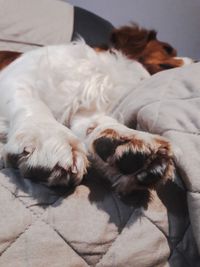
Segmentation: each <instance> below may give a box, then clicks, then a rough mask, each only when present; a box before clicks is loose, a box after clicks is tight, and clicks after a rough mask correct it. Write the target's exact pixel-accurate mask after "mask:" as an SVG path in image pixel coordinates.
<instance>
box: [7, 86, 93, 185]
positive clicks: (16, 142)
mask: <svg viewBox="0 0 200 267" xmlns="http://www.w3.org/2000/svg"><path fill="white" fill-rule="evenodd" d="M7 97H8V96H7ZM5 99H6V98H5ZM6 103H7V104H6ZM4 112H7V114H8V116H9V123H10V125H9V131H8V136H7V143H6V144H5V147H4V154H5V156H4V158H5V161H6V162H7V164H8V165H12V166H13V165H14V166H15V167H18V168H19V170H20V172H21V174H22V176H23V177H25V178H29V179H32V180H34V181H35V182H42V183H45V184H47V185H49V186H58V185H64V186H68V185H76V184H78V183H80V181H81V179H82V177H83V175H84V173H85V172H86V167H87V164H88V161H87V157H86V152H85V148H84V145H83V144H82V143H81V142H80V141H79V140H78V138H77V137H76V136H75V135H74V134H73V133H72V132H71V130H70V129H68V128H67V127H65V126H64V125H62V124H60V123H58V122H57V121H56V120H55V118H54V117H53V115H52V113H51V111H50V110H49V108H48V107H47V106H46V105H45V103H43V102H42V101H41V100H40V99H39V98H36V97H35V98H34V97H33V96H32V94H30V91H29V93H28V91H27V90H26V93H23V94H22V93H21V94H20V91H18V92H17V91H15V95H14V96H13V95H12V96H11V95H10V96H9V98H8V99H7V102H5V105H4Z"/></svg>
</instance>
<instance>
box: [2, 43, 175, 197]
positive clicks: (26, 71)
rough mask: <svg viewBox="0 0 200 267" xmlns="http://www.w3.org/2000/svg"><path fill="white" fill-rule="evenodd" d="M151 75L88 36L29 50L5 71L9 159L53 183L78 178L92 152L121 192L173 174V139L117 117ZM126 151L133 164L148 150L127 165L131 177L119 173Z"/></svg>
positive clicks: (4, 107)
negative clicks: (117, 111)
mask: <svg viewBox="0 0 200 267" xmlns="http://www.w3.org/2000/svg"><path fill="white" fill-rule="evenodd" d="M149 76H150V75H149V73H148V72H147V71H146V70H145V68H144V67H143V66H142V65H141V64H140V63H139V62H137V61H134V60H130V59H128V58H127V57H126V56H124V55H123V54H122V53H121V52H119V51H116V50H115V51H112V52H110V51H106V52H102V53H99V52H96V51H95V50H94V49H92V48H90V47H89V46H87V45H86V44H85V43H84V42H83V41H81V42H76V43H71V44H68V45H59V46H48V47H44V48H39V49H38V50H34V51H31V52H28V53H25V54H24V55H22V56H21V57H19V58H18V59H16V60H15V61H14V62H13V63H12V64H10V65H9V66H8V67H7V68H5V69H4V70H3V71H2V72H1V73H0V96H1V97H0V116H1V117H2V118H3V119H4V121H5V120H6V121H7V123H8V125H9V126H8V129H7V143H6V144H5V150H4V153H5V159H6V160H7V162H9V160H10V161H12V160H11V159H15V161H16V163H17V164H16V165H17V167H18V168H19V169H20V172H21V173H22V175H23V176H25V177H28V178H31V179H34V180H37V179H38V178H36V177H35V176H39V175H38V173H39V171H41V172H40V176H39V177H40V181H41V182H44V183H46V184H48V185H50V186H53V185H68V184H69V183H71V182H72V183H73V184H78V183H80V181H81V180H82V178H83V176H84V174H85V173H86V172H87V167H88V164H89V163H88V156H90V157H92V158H94V159H96V160H97V161H98V162H99V161H100V164H99V165H101V167H102V166H104V167H105V168H106V169H107V172H106V175H107V177H108V179H109V180H110V182H111V183H112V184H113V186H115V187H116V188H117V190H118V191H119V192H123V193H126V192H130V191H132V190H133V189H134V188H135V187H137V186H139V184H140V185H144V184H145V185H149V184H151V183H154V182H155V181H157V180H158V179H157V178H158V177H159V179H160V178H163V177H165V178H166V177H169V176H170V175H171V174H172V160H171V157H172V152H171V146H170V144H169V143H168V142H167V141H166V140H164V139H163V138H161V137H158V136H154V135H150V134H148V133H142V132H139V131H135V130H132V129H129V128H127V127H126V126H124V125H123V124H121V123H120V122H119V121H117V120H116V119H115V118H113V117H112V111H113V109H114V107H115V106H116V103H118V101H119V100H120V99H121V98H123V96H124V95H126V94H128V92H130V91H131V90H134V89H135V88H136V87H137V85H138V84H139V83H140V82H141V81H142V80H144V79H147V78H149ZM161 152H162V153H161ZM127 153H128V154H130V155H131V160H132V161H133V164H134V162H136V163H137V162H138V159H137V158H138V154H139V155H144V156H139V158H140V164H139V165H138V163H137V164H136V165H135V168H133V169H132V166H131V167H130V166H128V165H127V168H129V167H130V168H131V170H130V173H128V176H127V175H126V173H124V171H123V170H121V171H120V168H121V164H122V163H123V164H124V162H125V163H127V164H128V162H129V161H130V159H126V155H127ZM152 155H153V156H152ZM160 158H161V159H160ZM134 159H135V160H134ZM104 167H103V168H104ZM105 168H104V169H105ZM121 169H123V168H121ZM109 170H110V171H109ZM153 170H154V171H153ZM126 171H127V170H126ZM126 171H125V172H126ZM41 173H42V174H41ZM148 173H153V174H152V175H151V176H149V177H151V179H153V180H152V181H150V182H147V181H146V180H145V179H146V178H147V177H148ZM119 174H120V175H119ZM116 177H118V178H117V181H116V179H115V178H116ZM152 177H153V178H152ZM143 180H145V182H144V181H143ZM147 180H148V178H147Z"/></svg>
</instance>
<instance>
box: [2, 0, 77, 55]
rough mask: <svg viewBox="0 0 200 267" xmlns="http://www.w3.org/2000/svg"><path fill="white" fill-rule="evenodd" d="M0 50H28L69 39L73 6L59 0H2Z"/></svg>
mask: <svg viewBox="0 0 200 267" xmlns="http://www.w3.org/2000/svg"><path fill="white" fill-rule="evenodd" d="M0 7H1V8H0V50H10V51H19V52H25V51H27V50H31V49H33V48H37V47H38V46H43V45H53V44H60V43H66V42H69V41H70V40H71V37H72V31H73V19H74V9H73V6H72V5H70V4H68V3H66V2H62V1H58V0H17V1H13V0H0Z"/></svg>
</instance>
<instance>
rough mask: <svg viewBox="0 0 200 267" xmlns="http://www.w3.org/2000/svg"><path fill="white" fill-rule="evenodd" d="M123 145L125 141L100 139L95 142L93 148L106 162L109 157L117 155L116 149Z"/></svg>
mask: <svg viewBox="0 0 200 267" xmlns="http://www.w3.org/2000/svg"><path fill="white" fill-rule="evenodd" d="M122 143H124V141H121V140H117V139H113V138H107V137H100V138H98V139H96V140H95V141H94V144H93V146H94V149H95V151H96V153H97V154H98V155H99V157H100V158H102V160H104V161H106V160H107V158H108V157H109V156H112V155H113V154H114V153H115V149H116V147H117V146H119V145H121V144H122Z"/></svg>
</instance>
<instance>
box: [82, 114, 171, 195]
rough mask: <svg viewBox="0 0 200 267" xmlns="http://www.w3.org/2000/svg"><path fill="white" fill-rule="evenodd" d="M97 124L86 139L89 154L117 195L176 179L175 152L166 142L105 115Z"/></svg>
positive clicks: (159, 137) (97, 120)
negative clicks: (173, 177) (174, 169)
mask: <svg viewBox="0 0 200 267" xmlns="http://www.w3.org/2000/svg"><path fill="white" fill-rule="evenodd" d="M96 123H97V125H98V126H97V127H96V128H94V129H93V130H92V131H91V133H89V134H88V137H87V144H88V147H89V151H90V153H91V154H92V155H93V157H94V158H95V161H96V162H98V168H101V169H102V170H103V172H104V173H105V176H106V177H107V178H108V179H109V181H110V182H111V184H112V186H113V188H114V189H115V190H116V191H117V192H118V193H120V194H129V193H131V192H132V191H134V190H136V189H137V190H138V189H144V188H149V187H150V188H151V187H154V186H155V185H156V184H157V183H158V182H160V181H166V179H168V178H171V177H172V176H173V161H172V149H171V145H170V143H169V142H168V141H167V140H166V139H164V138H162V137H161V136H157V135H152V134H149V133H145V132H140V131H136V130H132V129H130V128H128V127H126V126H124V125H122V124H120V123H118V122H117V121H115V120H114V119H112V118H110V117H106V116H104V117H99V118H98V119H96Z"/></svg>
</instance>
